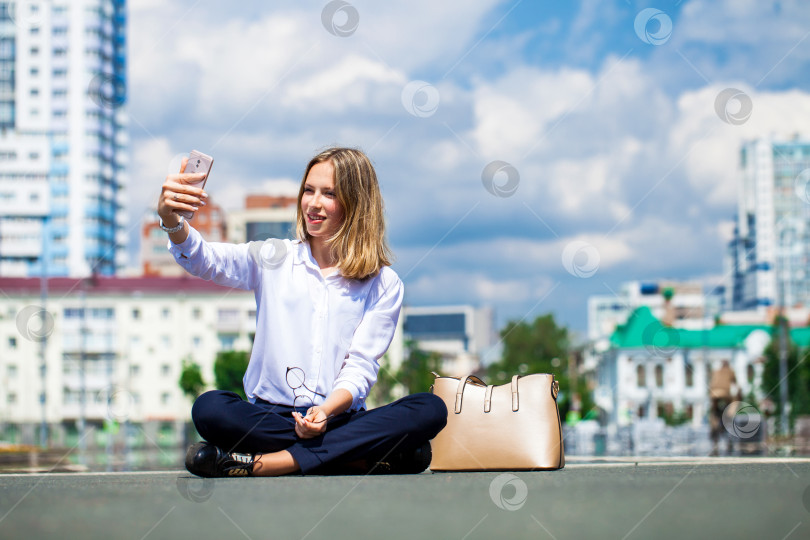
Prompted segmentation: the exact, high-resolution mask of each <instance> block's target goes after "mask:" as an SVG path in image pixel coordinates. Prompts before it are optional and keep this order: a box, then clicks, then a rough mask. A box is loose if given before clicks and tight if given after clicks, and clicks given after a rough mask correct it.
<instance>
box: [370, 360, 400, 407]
mask: <svg viewBox="0 0 810 540" xmlns="http://www.w3.org/2000/svg"><path fill="white" fill-rule="evenodd" d="M396 385H397V378H396V373H395V372H392V370H391V359H390V358H389V357H388V353H386V354H385V355H384V356H383V357H382V358H381V359H380V371H379V372H378V373H377V382H376V383H374V386H372V387H371V391H370V392H369V395H368V402H369V406H370V407H379V406H381V405H386V404H388V403H391V402H392V401H393V400H394V388H395V387H396Z"/></svg>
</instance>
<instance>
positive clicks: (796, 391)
mask: <svg viewBox="0 0 810 540" xmlns="http://www.w3.org/2000/svg"><path fill="white" fill-rule="evenodd" d="M781 332H782V327H781V326H780V325H779V324H778V321H777V324H776V325H775V326H774V329H773V339H772V340H771V342H770V343H769V344H768V346H767V347H766V348H765V368H764V370H763V373H762V393H763V395H765V396H766V397H768V398H770V400H771V401H772V402H773V403H774V404H775V405H776V414H777V415H781V414H782V402H781V399H780V397H779V396H780V394H779V392H780V380H781V379H780V377H779V336H780V335H781ZM808 355H810V351H808V350H804V351H799V348H798V347H797V346H796V344H795V343H793V341H792V340H791V339H790V335H789V334H788V355H787V372H788V375H787V385H788V401H789V403H790V420H789V421H790V423H791V424H792V423H793V421H794V420H795V418H796V416H797V415H803V414H810V359H808Z"/></svg>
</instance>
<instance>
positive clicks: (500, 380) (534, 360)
mask: <svg viewBox="0 0 810 540" xmlns="http://www.w3.org/2000/svg"><path fill="white" fill-rule="evenodd" d="M501 339H502V341H503V356H502V357H501V360H500V361H499V362H496V363H493V364H490V366H489V367H488V368H487V372H488V373H487V375H488V377H489V381H491V384H504V383H506V382H508V381H509V380H510V379H511V377H512V375H514V374H516V373H520V374H523V373H554V374H555V375H559V374H561V372H562V371H563V370H564V365H563V364H564V363H565V364H567V357H568V349H569V340H568V329H567V328H565V327H559V326H557V323H556V322H555V321H554V315H552V314H550V313H549V314H547V315H541V316H539V317H537V318H536V319H535V320H534V322H533V323H531V324H529V323H526V322H522V321H521V322H514V321H510V322H508V323H507V324H506V327H505V328H504V329H503V330H501ZM557 378H558V379H560V377H557Z"/></svg>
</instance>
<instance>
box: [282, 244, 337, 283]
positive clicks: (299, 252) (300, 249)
mask: <svg viewBox="0 0 810 540" xmlns="http://www.w3.org/2000/svg"><path fill="white" fill-rule="evenodd" d="M295 242H297V246H296V247H297V249H296V250H295V257H294V258H293V264H303V265H305V266H309V267H310V268H312V269H313V270H315V271H316V272H318V274H319V275H322V274H321V267H320V266H318V262H317V261H316V260H315V257H313V256H312V250H311V249H310V247H309V242H302V241H301V240H296V241H295ZM341 275H342V274H341V273H340V270H338V271H337V272H334V273H332V274H330V275H328V276H326V277H325V278H324V279H333V278H336V277H338V276H341Z"/></svg>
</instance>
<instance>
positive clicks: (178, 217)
mask: <svg viewBox="0 0 810 540" xmlns="http://www.w3.org/2000/svg"><path fill="white" fill-rule="evenodd" d="M177 219H179V220H180V223H178V224H177V225H175V226H174V227H172V228H169V227H167V226H166V225H164V224H163V220H162V219H159V221H160V228H161V229H163V230H164V231H166V232H167V233H169V234H171V233H176V232H177V231H179V230H180V229H182V228H183V223H185V221H186V220H185V219H183V216H177Z"/></svg>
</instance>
